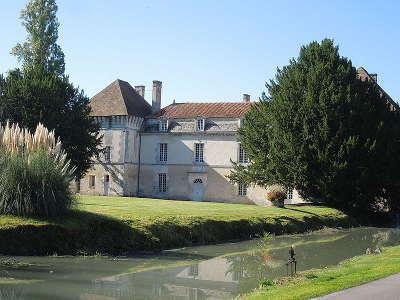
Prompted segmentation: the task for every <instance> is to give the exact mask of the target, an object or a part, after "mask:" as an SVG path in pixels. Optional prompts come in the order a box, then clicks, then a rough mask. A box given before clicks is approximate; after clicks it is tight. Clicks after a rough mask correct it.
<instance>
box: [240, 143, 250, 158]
mask: <svg viewBox="0 0 400 300" xmlns="http://www.w3.org/2000/svg"><path fill="white" fill-rule="evenodd" d="M239 162H240V163H248V162H249V158H248V157H247V153H246V151H244V148H243V145H242V144H239Z"/></svg>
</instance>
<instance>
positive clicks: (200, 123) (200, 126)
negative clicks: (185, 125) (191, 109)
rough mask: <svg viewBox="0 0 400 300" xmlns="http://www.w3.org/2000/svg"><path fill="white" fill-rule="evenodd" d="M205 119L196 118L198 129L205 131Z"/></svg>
mask: <svg viewBox="0 0 400 300" xmlns="http://www.w3.org/2000/svg"><path fill="white" fill-rule="evenodd" d="M205 123H206V122H205V119H204V118H201V119H197V120H196V131H204V124H205Z"/></svg>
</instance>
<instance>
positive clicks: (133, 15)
mask: <svg viewBox="0 0 400 300" xmlns="http://www.w3.org/2000/svg"><path fill="white" fill-rule="evenodd" d="M0 2H1V5H0V73H5V72H7V71H8V70H10V69H12V68H15V67H17V66H18V62H17V61H16V59H15V58H14V57H13V56H11V55H10V51H11V48H12V47H13V46H14V45H15V44H17V43H18V42H23V40H24V39H25V36H26V33H25V30H24V28H23V27H22V25H21V23H20V20H19V14H20V10H21V8H23V7H24V6H25V4H26V2H27V0H0ZM57 4H58V7H59V10H58V18H59V22H60V28H59V44H60V45H61V47H62V49H63V51H64V53H65V56H66V73H67V74H68V75H69V76H70V79H71V81H72V82H73V83H74V84H75V85H76V86H79V87H80V88H81V89H83V90H84V91H85V93H86V94H87V95H88V96H89V97H92V96H94V95H95V94H96V93H97V92H99V91H101V90H102V89H103V88H104V87H106V86H107V85H108V84H110V83H111V82H112V81H114V80H115V79H117V78H118V79H122V80H125V81H128V82H130V83H131V84H132V86H134V85H145V86H146V96H145V98H146V99H147V100H148V101H149V102H151V88H152V81H153V80H160V81H162V82H163V92H162V105H163V106H165V105H168V104H170V103H171V102H172V101H173V100H174V99H175V100H176V101H177V102H188V101H189V102H214V101H240V100H241V99H242V94H243V93H247V94H250V95H251V97H252V99H253V100H256V99H258V98H259V97H260V95H261V93H262V92H263V91H264V90H265V82H266V81H269V80H270V79H272V78H274V76H275V73H276V69H277V67H282V66H284V65H287V64H288V63H289V60H290V59H291V58H293V57H297V56H298V53H299V49H300V47H301V45H304V44H307V43H309V42H311V41H321V40H322V39H324V38H326V37H327V38H332V39H334V41H335V43H336V44H337V45H338V46H339V48H340V53H341V55H343V56H346V57H348V58H350V59H351V60H352V62H353V64H354V65H355V66H356V67H359V66H364V67H365V68H366V69H367V70H368V71H369V72H370V73H377V74H378V83H379V84H380V85H381V86H382V87H383V88H384V89H385V90H386V92H387V93H388V94H389V95H391V96H392V98H393V99H394V100H395V101H397V102H399V100H400V84H399V80H398V78H399V77H398V75H399V74H400V72H399V71H398V70H399V69H400V63H399V54H400V31H399V29H400V17H399V16H400V15H399V12H400V1H390V0H387V1H376V0H362V1H361V0H352V1H349V0H343V1H342V0H335V1H308V0H304V1H266V0H264V1H256V0H254V1H252V0H249V1H244V0H240V1H239V0H230V1H225V0H221V1H215V0H202V1H200V0H199V1H177V0H169V1H161V0H160V1H150V0H149V1H145V0H143V1H133V0H112V1H110V0H58V1H57Z"/></svg>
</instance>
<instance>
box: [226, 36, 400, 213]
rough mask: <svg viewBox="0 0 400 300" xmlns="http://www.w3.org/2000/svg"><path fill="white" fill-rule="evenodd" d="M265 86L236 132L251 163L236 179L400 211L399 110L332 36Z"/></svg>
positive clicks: (349, 206)
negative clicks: (342, 53) (341, 52)
mask: <svg viewBox="0 0 400 300" xmlns="http://www.w3.org/2000/svg"><path fill="white" fill-rule="evenodd" d="M266 88H267V91H268V92H267V93H264V94H263V96H262V99H261V101H260V102H259V103H257V104H256V105H254V107H253V108H252V110H251V111H250V112H249V113H248V114H247V116H246V118H245V121H244V126H243V128H242V129H241V130H240V132H239V135H240V140H241V142H242V144H243V146H244V148H245V150H246V151H247V152H248V155H249V158H250V159H251V161H252V163H251V164H250V165H248V166H241V165H236V166H235V170H234V172H233V173H232V174H231V175H230V178H231V180H233V181H243V182H247V183H255V184H259V185H262V186H268V185H270V184H281V185H283V186H286V187H295V188H297V189H298V190H299V191H300V193H301V194H302V195H303V196H304V197H306V198H308V199H311V200H312V199H317V200H318V201H322V202H325V203H326V204H328V205H330V206H333V207H337V208H341V209H344V210H346V211H349V212H352V213H356V214H368V213H371V212H373V211H376V210H377V209H382V208H388V207H390V208H392V209H393V210H397V211H399V208H400V205H399V203H400V202H399V201H398V200H397V198H396V197H397V195H396V193H398V192H399V191H400V189H399V187H400V185H399V183H400V180H399V179H400V140H399V139H398V137H399V136H400V116H399V112H398V111H395V112H392V111H389V109H388V107H387V105H386V102H385V101H384V99H382V95H381V93H380V91H379V90H378V88H377V85H376V84H374V83H372V82H364V81H361V80H360V79H358V78H357V72H356V69H355V68H354V67H353V66H352V63H351V61H350V60H348V59H347V58H344V57H342V56H340V55H339V49H338V47H336V46H335V45H334V44H333V41H332V40H328V39H326V40H323V41H322V42H321V43H317V42H313V43H310V44H309V45H307V46H303V47H302V48H301V50H300V55H299V57H298V58H297V59H292V60H291V61H290V64H289V65H288V66H285V67H283V69H278V71H277V74H276V78H275V79H274V80H271V81H270V82H269V83H267V84H266ZM383 96H384V95H383Z"/></svg>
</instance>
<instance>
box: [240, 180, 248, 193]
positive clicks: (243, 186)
mask: <svg viewBox="0 0 400 300" xmlns="http://www.w3.org/2000/svg"><path fill="white" fill-rule="evenodd" d="M246 195H247V184H245V183H239V196H246Z"/></svg>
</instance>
